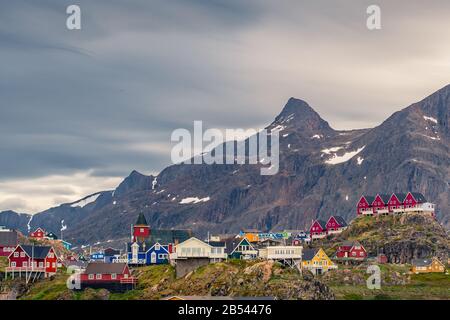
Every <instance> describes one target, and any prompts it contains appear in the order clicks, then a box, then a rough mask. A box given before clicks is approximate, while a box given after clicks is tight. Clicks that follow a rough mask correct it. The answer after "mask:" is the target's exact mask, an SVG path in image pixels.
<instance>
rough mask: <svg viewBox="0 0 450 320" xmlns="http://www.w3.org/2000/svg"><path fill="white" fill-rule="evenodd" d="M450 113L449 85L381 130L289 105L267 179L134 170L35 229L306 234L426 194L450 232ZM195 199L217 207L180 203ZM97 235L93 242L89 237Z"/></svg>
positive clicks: (101, 236)
mask: <svg viewBox="0 0 450 320" xmlns="http://www.w3.org/2000/svg"><path fill="white" fill-rule="evenodd" d="M449 110H450V85H448V86H446V87H444V88H442V89H440V90H438V91H436V92H435V93H433V94H431V95H429V96H428V97H426V98H424V99H422V100H421V101H419V102H416V103H413V104H411V105H409V106H408V107H406V108H404V109H402V110H400V111H397V112H395V113H394V114H392V115H391V116H390V117H388V118H387V119H386V120H385V121H383V122H382V123H381V124H380V125H379V126H376V127H374V128H370V129H357V130H345V131H343V130H334V129H332V128H331V127H330V125H329V124H328V122H327V121H325V120H324V119H322V118H321V117H320V115H319V114H318V113H317V112H316V111H315V110H314V109H313V108H312V107H310V106H309V104H308V103H307V102H305V101H304V100H301V99H296V98H290V99H289V100H288V102H287V103H286V105H285V106H284V107H283V109H282V111H281V112H280V113H279V115H278V116H277V117H276V118H275V120H274V121H273V122H272V123H271V124H270V125H269V126H268V127H267V128H269V129H272V130H279V131H280V171H279V173H278V174H277V175H275V176H261V175H260V174H259V166H258V165H254V166H241V165H236V164H235V165H185V164H176V165H171V166H168V167H166V168H165V169H164V170H162V171H161V172H160V173H159V174H158V176H152V175H149V176H147V175H143V174H141V173H139V172H137V171H135V170H134V171H133V172H131V174H130V175H129V176H128V177H127V178H125V179H124V180H123V181H122V183H121V184H120V185H119V186H118V187H117V188H116V189H115V190H114V191H103V192H100V195H99V197H98V199H96V201H95V202H93V204H92V205H88V206H87V207H86V208H72V207H70V208H67V206H64V205H62V206H59V207H56V208H52V209H49V210H46V211H44V212H42V213H39V214H37V215H35V216H34V217H33V219H32V221H31V222H32V223H31V224H32V226H34V225H37V224H38V223H41V224H43V227H46V226H48V227H47V228H56V226H57V221H58V219H59V220H62V219H63V218H64V219H68V220H65V222H69V225H68V230H67V236H69V237H71V238H72V239H73V240H76V241H79V242H80V243H86V242H93V241H97V240H105V239H111V238H113V237H124V236H128V233H129V228H128V227H124V225H129V224H131V223H133V222H134V220H135V218H136V216H137V214H138V212H139V211H143V212H144V213H145V214H146V216H147V220H148V221H149V223H150V224H151V225H152V227H156V228H188V229H193V230H195V231H197V232H198V233H199V234H204V233H206V232H207V231H211V232H218V233H226V232H237V231H239V230H238V229H242V228H260V229H262V230H272V229H282V228H289V229H293V228H306V227H307V226H308V224H309V223H310V221H311V219H315V218H324V219H325V218H327V217H328V216H330V215H332V214H340V215H343V216H344V217H346V218H347V219H351V218H352V217H354V212H355V210H354V207H355V204H356V202H357V200H358V197H359V196H360V195H361V194H364V193H370V194H373V193H378V192H379V193H391V192H405V191H419V192H422V193H424V194H425V195H426V196H427V197H428V198H429V200H430V201H432V202H435V203H437V205H438V208H439V211H438V218H439V219H441V220H442V221H443V223H444V224H445V225H447V226H448V225H449V223H450V214H449V212H448V209H450V199H449V196H448V188H449V181H450V172H449V171H448V170H447V169H446V168H448V167H450V161H449V157H448V155H449V154H450V131H449V125H448V124H449V119H450V115H449ZM353 154H354V155H353ZM352 155H353V156H352ZM347 158H348V159H347ZM344 160H345V161H344ZM189 197H198V198H200V199H203V198H207V197H209V199H210V200H209V201H205V202H200V203H190V204H189V203H188V204H181V203H180V202H181V200H182V199H184V198H189ZM62 207H64V208H62ZM74 214H75V215H77V217H76V218H73V216H74ZM1 216H2V215H1V214H0V225H2V224H3V220H2V217H1ZM100 221H101V222H102V223H99V222H100ZM93 226H96V227H97V232H96V233H95V234H94V233H91V232H90V231H86V230H90V229H92V228H93ZM83 230H84V231H83Z"/></svg>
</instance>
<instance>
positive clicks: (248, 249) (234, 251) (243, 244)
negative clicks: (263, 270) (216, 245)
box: [225, 238, 258, 260]
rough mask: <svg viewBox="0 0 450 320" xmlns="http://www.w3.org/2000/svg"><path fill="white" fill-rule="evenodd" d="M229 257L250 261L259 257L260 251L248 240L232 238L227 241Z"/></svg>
mask: <svg viewBox="0 0 450 320" xmlns="http://www.w3.org/2000/svg"><path fill="white" fill-rule="evenodd" d="M225 247H226V250H227V253H228V257H229V258H231V259H243V260H250V259H256V258H257V257H258V250H256V249H255V247H253V245H252V244H251V243H250V241H248V239H247V238H242V239H241V238H230V239H227V240H226V241H225Z"/></svg>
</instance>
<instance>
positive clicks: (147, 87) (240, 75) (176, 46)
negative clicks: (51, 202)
mask: <svg viewBox="0 0 450 320" xmlns="http://www.w3.org/2000/svg"><path fill="white" fill-rule="evenodd" d="M69 4H73V1H69V0H63V1H61V0H41V1H31V0H29V1H25V0H15V1H5V2H3V3H2V5H1V10H0V59H1V61H3V62H4V63H3V62H2V65H1V72H0V97H1V99H0V154H1V157H0V182H1V181H2V180H8V181H9V180H11V179H12V180H14V179H18V178H33V177H35V178H37V177H45V176H48V175H54V174H61V175H71V174H73V173H75V172H79V171H85V172H86V171H89V170H90V172H91V174H92V175H94V176H98V177H105V178H107V177H119V176H125V175H126V174H127V173H129V172H130V171H131V170H132V169H137V170H140V171H143V172H147V173H150V172H158V171H159V170H161V169H163V168H164V166H165V165H167V164H169V157H170V154H169V150H170V142H169V141H170V140H169V139H170V133H171V132H172V130H174V129H176V128H180V127H183V128H188V129H189V128H191V127H192V123H193V121H194V120H203V121H204V122H205V127H219V128H225V127H229V128H249V127H254V128H261V127H263V126H264V125H267V124H268V123H269V122H271V120H272V119H273V118H274V117H275V116H276V115H277V113H278V112H279V111H280V110H281V108H282V106H283V104H284V103H285V102H286V101H287V99H288V98H289V97H291V96H296V97H298V98H302V99H305V100H307V101H308V102H309V103H310V104H311V105H312V106H313V107H314V108H315V109H316V110H317V111H318V112H319V113H320V114H321V115H322V116H323V117H324V118H325V119H326V120H328V121H329V122H330V124H331V125H332V126H333V127H335V128H338V129H345V128H346V129H352V128H353V127H355V128H361V127H369V126H373V125H376V124H378V123H379V122H381V121H382V120H383V119H385V118H386V117H387V116H389V115H390V114H391V113H393V112H394V111H396V110H398V109H400V108H402V107H405V106H406V105H407V104H409V103H412V102H413V101H416V100H419V99H420V98H422V97H423V96H424V95H426V94H428V93H431V92H432V91H434V90H436V89H438V88H440V87H442V86H444V85H446V84H448V82H450V81H449V79H448V74H449V71H450V65H448V56H449V54H450V44H449V42H448V41H445V40H446V39H449V38H450V22H449V19H448V16H449V13H450V2H449V1H440V0H434V1H427V2H423V1H418V0H417V1H395V2H393V1H386V0H381V1H378V4H379V5H380V6H381V8H382V18H383V20H382V21H383V29H382V30H381V31H379V32H369V31H368V30H367V29H366V27H365V18H366V14H365V9H366V8H367V6H368V5H370V4H372V1H368V0H364V1H358V2H355V1H350V0H337V1H333V2H330V1H325V0H317V1H298V0H281V1H260V0H248V1H241V0H208V1H203V0H190V1H188V0H171V1H167V0H150V1H149V0H139V1H138V0H128V1H122V0H98V1H91V0H80V1H77V4H79V5H80V6H81V8H82V19H83V20H82V30H81V31H68V30H67V29H66V28H65V19H66V14H65V8H66V7H67V5H69ZM96 181H98V180H96ZM3 191H4V192H7V190H3ZM53 191H54V190H53ZM53 191H52V190H48V192H49V193H51V194H53V193H54V192H53ZM55 195H56V194H55ZM54 198H59V197H57V195H56V196H55V197H54ZM2 200H3V199H0V201H2Z"/></svg>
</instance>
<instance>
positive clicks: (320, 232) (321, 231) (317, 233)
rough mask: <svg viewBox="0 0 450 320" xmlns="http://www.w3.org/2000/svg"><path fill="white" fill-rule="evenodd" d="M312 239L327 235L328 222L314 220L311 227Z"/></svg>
mask: <svg viewBox="0 0 450 320" xmlns="http://www.w3.org/2000/svg"><path fill="white" fill-rule="evenodd" d="M309 234H310V235H311V239H321V238H325V237H326V236H327V224H326V223H325V221H323V220H314V221H313V223H312V224H311V227H310V228H309Z"/></svg>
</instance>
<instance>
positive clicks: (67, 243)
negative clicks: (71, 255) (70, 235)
mask: <svg viewBox="0 0 450 320" xmlns="http://www.w3.org/2000/svg"><path fill="white" fill-rule="evenodd" d="M61 244H62V245H63V247H64V248H65V249H67V250H70V249H72V244H71V243H70V242H67V241H64V240H61Z"/></svg>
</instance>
